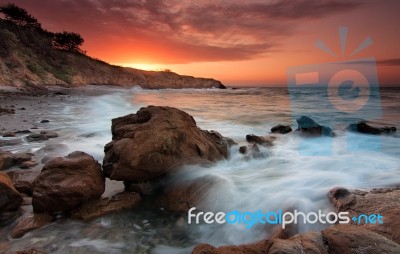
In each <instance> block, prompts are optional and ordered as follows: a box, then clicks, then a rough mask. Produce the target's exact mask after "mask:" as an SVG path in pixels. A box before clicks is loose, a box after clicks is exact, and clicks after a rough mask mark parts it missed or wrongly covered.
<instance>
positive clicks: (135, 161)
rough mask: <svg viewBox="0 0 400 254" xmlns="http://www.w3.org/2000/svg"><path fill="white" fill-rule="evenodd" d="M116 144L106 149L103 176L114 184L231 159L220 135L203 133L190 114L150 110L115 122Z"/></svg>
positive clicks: (111, 144) (113, 128)
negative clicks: (192, 165) (184, 167)
mask: <svg viewBox="0 0 400 254" xmlns="http://www.w3.org/2000/svg"><path fill="white" fill-rule="evenodd" d="M111 130H112V134H113V141H111V142H110V143H108V144H107V145H106V146H105V148H104V151H105V157H104V161H103V169H104V173H105V175H106V176H107V177H109V178H110V179H112V180H120V181H123V180H125V181H129V182H141V181H147V180H151V179H154V178H157V177H160V176H162V175H165V174H167V173H170V172H175V171H177V170H178V169H180V168H181V166H183V165H185V164H201V163H210V162H216V161H219V160H222V159H225V158H227V157H228V144H227V141H226V140H225V139H222V138H221V137H222V136H220V135H216V133H215V132H214V133H211V132H207V131H203V130H201V129H199V128H198V127H197V126H196V122H195V121H194V119H193V117H191V116H190V115H189V114H187V113H185V112H183V111H181V110H179V109H176V108H171V107H156V106H149V107H146V108H141V109H140V110H139V111H138V112H137V113H136V114H130V115H127V116H123V117H120V118H116V119H113V120H112V127H111Z"/></svg>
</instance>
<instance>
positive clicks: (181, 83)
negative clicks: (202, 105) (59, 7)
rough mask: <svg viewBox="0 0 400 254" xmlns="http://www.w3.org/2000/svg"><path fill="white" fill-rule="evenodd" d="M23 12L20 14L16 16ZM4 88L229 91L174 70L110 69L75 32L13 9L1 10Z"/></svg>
mask: <svg viewBox="0 0 400 254" xmlns="http://www.w3.org/2000/svg"><path fill="white" fill-rule="evenodd" d="M15 9H18V10H19V11H18V12H15ZM1 14H2V15H3V16H4V18H3V19H2V18H0V86H13V87H17V88H23V89H24V88H33V89H34V88H43V87H47V86H52V85H57V86H64V87H77V86H83V85H115V86H122V87H133V86H141V87H142V88H147V89H162V88H225V86H224V85H223V84H222V83H221V82H220V81H218V80H215V79H211V78H196V77H192V76H183V75H178V74H176V73H174V72H171V71H169V70H165V71H144V70H138V69H133V68H124V67H120V66H114V65H110V64H108V63H106V62H103V61H101V60H98V59H94V58H91V57H89V56H87V55H86V53H85V52H84V51H83V50H81V49H80V46H81V45H82V43H83V41H84V40H83V38H82V37H81V36H80V35H79V34H77V33H73V32H62V33H53V32H49V31H47V30H45V29H43V28H42V26H41V24H40V23H39V22H38V20H37V19H35V18H34V17H32V16H31V15H30V14H29V13H28V12H26V11H25V10H24V9H22V8H20V7H18V6H15V5H13V4H5V5H1V6H0V17H1Z"/></svg>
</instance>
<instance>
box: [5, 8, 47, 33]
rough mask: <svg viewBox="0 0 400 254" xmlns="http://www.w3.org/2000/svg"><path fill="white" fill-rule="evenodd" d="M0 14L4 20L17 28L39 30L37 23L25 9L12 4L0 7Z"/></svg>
mask: <svg viewBox="0 0 400 254" xmlns="http://www.w3.org/2000/svg"><path fill="white" fill-rule="evenodd" d="M0 12H1V13H3V14H4V17H5V19H6V20H8V21H10V22H12V23H14V24H16V25H17V26H22V27H27V28H31V29H41V25H40V23H39V21H38V20H37V19H36V18H35V17H33V16H32V15H30V14H29V13H28V12H27V11H26V10H25V9H23V8H20V7H18V6H16V5H15V4H12V3H7V4H3V5H1V6H0Z"/></svg>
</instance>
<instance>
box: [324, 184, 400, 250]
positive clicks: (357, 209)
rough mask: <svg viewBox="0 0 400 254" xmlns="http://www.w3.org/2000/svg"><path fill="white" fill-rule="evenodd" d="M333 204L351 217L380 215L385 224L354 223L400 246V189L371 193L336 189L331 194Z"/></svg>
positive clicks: (387, 189) (376, 190)
mask: <svg viewBox="0 0 400 254" xmlns="http://www.w3.org/2000/svg"><path fill="white" fill-rule="evenodd" d="M329 197H330V200H331V203H332V204H333V205H334V206H335V207H336V209H337V211H338V212H349V217H350V218H353V217H354V216H356V217H358V216H359V215H360V214H363V213H364V214H368V215H369V214H380V215H382V216H383V222H384V223H382V224H381V223H378V222H376V223H375V224H372V223H368V224H366V223H364V222H365V219H364V220H361V222H362V223H361V225H360V224H357V223H356V222H354V221H350V222H351V223H352V224H356V225H357V226H358V227H363V228H366V229H368V230H371V231H374V232H376V233H378V234H381V235H383V236H385V237H387V238H389V239H391V240H393V241H394V242H396V243H398V244H400V221H399V219H398V218H399V216H400V188H386V189H375V190H371V191H358V190H355V191H351V192H350V191H349V190H347V189H344V188H335V189H333V190H331V191H330V194H329Z"/></svg>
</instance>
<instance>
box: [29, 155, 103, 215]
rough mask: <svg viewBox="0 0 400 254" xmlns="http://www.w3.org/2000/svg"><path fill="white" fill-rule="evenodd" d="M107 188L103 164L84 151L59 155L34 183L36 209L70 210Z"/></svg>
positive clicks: (37, 211) (34, 207) (41, 211)
mask: <svg viewBox="0 0 400 254" xmlns="http://www.w3.org/2000/svg"><path fill="white" fill-rule="evenodd" d="M104 188H105V179H104V176H103V173H102V171H101V166H100V164H99V163H98V162H97V161H96V160H95V159H94V158H93V157H92V156H90V155H88V154H86V153H84V152H73V153H71V154H69V155H68V156H66V157H58V158H55V159H53V160H51V161H49V162H48V163H46V164H45V166H44V167H43V169H42V171H41V173H40V175H39V176H38V177H37V179H36V180H35V183H34V190H33V196H32V197H33V198H32V205H33V210H34V212H36V213H43V212H59V211H68V210H71V209H73V208H75V207H77V206H78V205H80V204H82V203H84V202H87V201H89V200H92V199H97V198H99V197H100V196H101V195H102V194H103V192H104Z"/></svg>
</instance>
